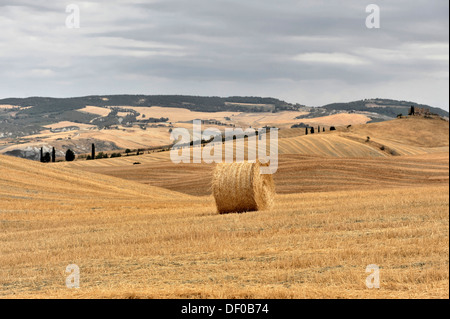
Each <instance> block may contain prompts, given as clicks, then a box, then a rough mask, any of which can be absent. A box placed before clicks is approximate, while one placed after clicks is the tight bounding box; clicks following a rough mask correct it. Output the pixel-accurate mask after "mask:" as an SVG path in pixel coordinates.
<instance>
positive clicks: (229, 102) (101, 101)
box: [0, 95, 295, 115]
mask: <svg viewBox="0 0 450 319" xmlns="http://www.w3.org/2000/svg"><path fill="white" fill-rule="evenodd" d="M2 104H3V105H17V106H21V107H27V106H33V107H32V108H29V109H27V110H23V111H21V112H20V113H22V114H28V115H36V114H41V113H57V114H61V113H62V112H67V111H74V110H78V109H82V108H84V107H85V106H86V105H93V106H100V107H108V106H124V105H126V106H164V107H178V108H186V109H188V110H191V111H198V112H219V111H232V112H262V111H266V110H267V109H266V108H264V106H272V107H273V110H275V111H281V110H294V109H295V106H294V105H292V104H290V103H287V102H285V101H282V100H279V99H275V98H264V97H239V96H234V97H215V96H213V97H203V96H187V95H101V96H99V95H93V96H85V97H74V98H48V97H29V98H8V99H3V100H0V105H2Z"/></svg>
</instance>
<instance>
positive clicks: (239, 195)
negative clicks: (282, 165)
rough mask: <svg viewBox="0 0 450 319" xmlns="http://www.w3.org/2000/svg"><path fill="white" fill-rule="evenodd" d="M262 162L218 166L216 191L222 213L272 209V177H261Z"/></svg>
mask: <svg viewBox="0 0 450 319" xmlns="http://www.w3.org/2000/svg"><path fill="white" fill-rule="evenodd" d="M260 167H261V164H260V163H258V162H257V163H248V162H242V163H231V164H225V163H223V164H222V163H220V164H217V166H216V168H215V171H214V175H213V181H212V192H213V195H214V199H215V200H216V206H217V210H218V212H219V213H220V214H227V213H243V212H249V211H259V210H266V209H270V207H271V206H272V204H273V199H274V195H275V184H274V182H273V177H272V175H261V173H260Z"/></svg>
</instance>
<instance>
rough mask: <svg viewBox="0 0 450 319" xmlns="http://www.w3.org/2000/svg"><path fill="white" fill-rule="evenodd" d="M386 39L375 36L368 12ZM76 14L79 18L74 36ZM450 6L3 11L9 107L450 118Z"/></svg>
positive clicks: (175, 5)
mask: <svg viewBox="0 0 450 319" xmlns="http://www.w3.org/2000/svg"><path fill="white" fill-rule="evenodd" d="M371 3H375V4H377V5H378V6H379V8H380V18H381V19H380V28H379V29H375V28H373V29H368V28H367V27H366V17H367V16H368V15H369V14H370V13H366V6H367V5H369V4H371ZM69 4H75V5H78V7H79V9H80V28H74V29H70V28H67V26H66V19H67V17H68V16H69V15H70V14H71V13H67V12H66V6H67V5H69ZM448 12H449V1H446V0H416V1H411V0H409V1H406V0H396V1H392V0H389V1H388V0H369V1H367V2H365V1H361V0H349V1H342V0H339V1H338V0H326V1H322V0H296V1H294V0H280V1H273V0H270V1H269V0H222V1H218V0H154V1H143V0H126V1H125V0H108V1H107V0H105V1H75V0H74V1H70V0H68V1H67V2H66V1H56V0H0V71H1V77H0V98H6V97H27V96H52V97H70V96H84V95H94V94H99V95H106V94H187V95H205V96H210V95H217V96H232V95H242V96H264V97H268V96H270V97H276V98H280V99H284V100H286V101H288V102H292V103H301V104H306V105H310V106H318V105H323V104H327V103H332V102H346V101H353V100H359V99H363V98H375V97H380V98H392V99H400V100H408V101H414V102H419V103H424V104H429V105H432V106H438V107H441V108H444V109H446V110H448V104H449V89H448V85H449V16H448Z"/></svg>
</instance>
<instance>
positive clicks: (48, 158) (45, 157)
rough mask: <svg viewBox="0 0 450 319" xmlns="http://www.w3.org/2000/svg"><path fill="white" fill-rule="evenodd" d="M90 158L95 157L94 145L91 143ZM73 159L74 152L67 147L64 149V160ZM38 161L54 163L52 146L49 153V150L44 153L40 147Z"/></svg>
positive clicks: (54, 156)
mask: <svg viewBox="0 0 450 319" xmlns="http://www.w3.org/2000/svg"><path fill="white" fill-rule="evenodd" d="M91 156H92V159H95V145H94V144H92V153H91ZM74 160H75V153H74V152H73V151H72V150H71V149H68V150H67V151H66V161H67V162H72V161H74ZM40 161H41V163H50V162H52V163H55V162H56V150H55V148H54V147H53V148H52V152H51V154H50V152H46V153H44V148H43V147H41V154H40Z"/></svg>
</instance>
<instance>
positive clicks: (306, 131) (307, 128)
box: [305, 126, 332, 135]
mask: <svg viewBox="0 0 450 319" xmlns="http://www.w3.org/2000/svg"><path fill="white" fill-rule="evenodd" d="M330 131H332V129H331V128H330ZM309 132H311V134H314V133H315V132H316V130H315V128H314V127H306V128H305V135H308V134H309ZM322 132H325V127H323V128H322ZM317 133H320V126H319V127H317Z"/></svg>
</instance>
